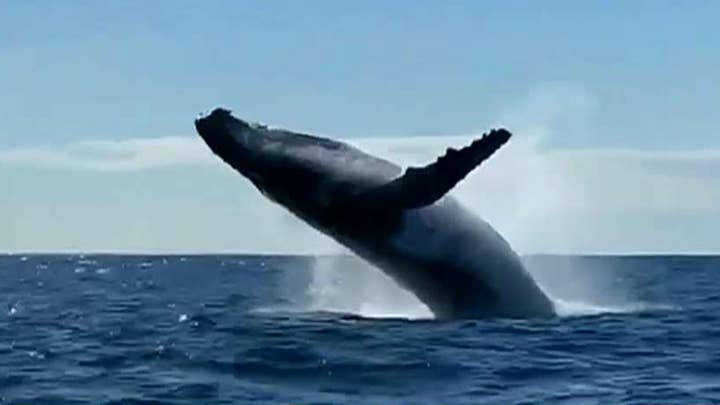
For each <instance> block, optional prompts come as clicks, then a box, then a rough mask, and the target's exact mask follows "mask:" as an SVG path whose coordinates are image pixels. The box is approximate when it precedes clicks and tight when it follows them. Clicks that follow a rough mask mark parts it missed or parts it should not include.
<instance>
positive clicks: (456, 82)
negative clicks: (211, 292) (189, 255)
mask: <svg viewBox="0 0 720 405" xmlns="http://www.w3.org/2000/svg"><path fill="white" fill-rule="evenodd" d="M718 17H720V3H717V2H711V1H699V0H698V1H690V2H682V3H680V2H675V1H662V0H657V1H634V2H623V1H607V2H574V1H548V2H535V1H483V2H480V1H448V2H437V1H420V0H418V1H412V2H411V1H393V2H386V1H364V2H355V3H352V2H337V1H320V0H317V1H313V2H300V1H205V2H199V1H172V2H170V1H153V2H141V1H130V0H128V1H123V2H98V1H83V0H78V1H74V2H51V1H34V0H26V1H15V2H0V122H1V123H2V125H1V126H0V189H1V190H2V194H0V251H4V252H27V251H43V252H48V251H53V252H55V251H83V252H95V251H112V252H160V253H165V252H274V253H281V252H317V251H326V250H330V251H333V250H336V249H338V247H337V246H336V245H335V244H334V243H333V242H332V241H329V240H328V239H327V238H325V237H323V236H322V235H320V234H318V233H317V232H314V231H312V230H310V229H308V227H307V226H305V225H303V224H301V223H299V221H297V220H296V219H294V218H293V217H291V216H290V215H289V214H287V213H285V212H284V211H283V210H282V209H280V208H279V207H276V206H273V205H272V204H271V203H269V202H268V201H266V200H264V199H263V198H262V197H261V196H260V195H259V194H258V193H257V192H256V191H255V190H254V189H252V188H251V186H250V185H249V183H248V182H247V181H245V180H244V179H243V178H241V177H240V176H238V175H235V174H234V173H233V172H232V171H231V170H230V169H228V168H226V167H224V166H223V165H222V163H220V162H219V161H218V160H217V159H215V158H213V157H212V156H211V155H210V154H209V152H208V151H207V150H206V148H205V147H204V146H203V145H202V144H201V143H200V142H199V140H198V139H197V136H196V135H195V133H194V129H193V125H192V124H193V119H194V118H195V116H196V115H197V114H198V113H200V112H202V111H207V110H208V109H210V108H212V107H215V106H225V107H228V108H230V109H232V110H233V112H234V113H235V114H236V115H237V116H240V117H242V118H246V119H249V120H253V121H261V122H264V123H267V124H271V125H274V126H282V127H286V128H289V129H294V130H302V131H308V132H311V133H316V134H321V135H326V136H332V137H336V138H342V139H346V140H348V141H349V142H352V143H355V144H356V145H358V146H360V147H362V148H365V149H368V150H370V151H373V152H375V153H378V154H381V155H383V156H385V157H388V158H390V159H393V160H396V161H397V162H398V163H401V164H403V165H408V164H423V162H428V161H432V160H434V158H435V157H436V156H437V155H439V154H441V153H442V152H443V151H444V148H445V147H446V146H447V145H449V144H454V145H458V146H460V145H462V144H463V143H465V142H470V141H471V140H472V139H473V137H474V136H477V135H478V134H480V133H482V132H484V131H486V130H488V129H489V128H491V127H494V126H505V127H507V128H508V129H510V130H511V131H512V132H513V133H515V137H514V138H513V140H512V141H511V144H510V145H509V146H508V147H507V148H504V149H503V150H501V151H500V152H499V153H498V154H497V156H495V157H493V158H492V160H491V162H490V163H489V164H488V165H487V167H483V168H482V169H481V170H479V171H478V172H477V173H473V174H472V175H471V176H470V178H468V180H467V181H466V182H464V183H462V184H461V185H460V186H459V187H458V188H457V189H456V190H454V191H453V195H455V196H457V197H458V198H460V199H461V200H462V201H463V202H464V203H465V204H466V205H468V206H469V207H472V209H473V210H475V211H477V213H478V214H479V215H481V216H482V217H483V218H485V219H487V220H488V221H489V222H490V223H491V224H493V225H494V226H495V227H496V228H498V230H500V231H501V233H503V235H505V236H506V237H507V238H508V240H509V241H510V242H511V243H512V244H513V246H515V247H516V248H517V249H518V250H519V251H521V252H523V253H599V252H611V253H638V252H641V253H696V252H718V251H720V242H718V239H717V237H716V229H720V136H718V134H717V128H718V127H719V126H720V114H717V111H716V106H717V105H720V80H718V79H719V78H718V66H720V52H717V50H718V49H720V35H718V34H717V32H716V31H717V30H716V29H715V27H716V21H717V18H718Z"/></svg>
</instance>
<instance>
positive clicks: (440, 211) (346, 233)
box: [195, 109, 555, 319]
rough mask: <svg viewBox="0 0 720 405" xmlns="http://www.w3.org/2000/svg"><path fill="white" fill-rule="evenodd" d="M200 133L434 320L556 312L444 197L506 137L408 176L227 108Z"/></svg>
mask: <svg viewBox="0 0 720 405" xmlns="http://www.w3.org/2000/svg"><path fill="white" fill-rule="evenodd" d="M195 127H196V130H197V132H198V133H199V134H200V136H201V137H202V138H203V140H204V141H205V143H206V144H207V145H208V146H209V147H210V149H211V150H212V151H213V152H214V153H215V154H216V155H217V156H219V157H220V158H221V159H222V160H223V161H225V162H226V163H227V164H228V165H230V166H231V167H232V168H234V169H235V170H236V171H238V172H239V173H240V174H242V175H243V176H245V177H246V178H248V179H249V180H250V181H251V182H252V183H253V184H254V185H255V187H256V188H257V189H258V190H259V191H260V192H261V193H262V194H263V195H265V196H266V197H268V198H269V199H270V200H272V201H274V202H276V203H278V204H280V205H282V206H283V207H285V208H286V209H288V210H289V211H290V212H292V213H293V214H294V215H296V216H297V217H299V218H300V219H302V220H303V221H305V222H306V223H308V224H309V225H311V226H312V227H314V228H316V229H317V230H319V231H321V232H323V233H325V234H327V235H329V236H330V237H332V238H333V239H335V240H336V241H337V242H339V243H341V244H343V245H344V246H346V247H347V248H349V249H350V250H351V251H353V252H354V253H355V254H357V255H358V256H360V257H361V258H363V259H364V260H366V261H368V262H370V263H371V264H373V265H374V266H376V267H378V268H379V269H381V270H382V271H383V272H385V273H386V274H387V275H389V276H390V277H392V278H393V279H394V280H395V281H396V282H398V283H399V284H400V285H402V286H403V287H404V288H406V289H408V290H410V291H412V292H413V293H414V294H415V295H416V296H417V297H418V298H419V299H420V300H421V301H422V302H423V303H424V304H425V305H427V307H428V308H429V309H430V310H431V311H432V312H433V314H434V315H435V317H436V318H441V319H448V318H475V317H548V316H553V315H554V314H555V309H554V305H553V303H552V301H551V300H550V299H549V298H548V297H547V295H546V294H545V293H544V292H543V291H542V290H541V289H540V288H539V287H538V286H537V284H536V283H535V282H534V280H533V279H532V278H531V277H530V275H529V274H528V273H527V271H526V270H525V268H524V267H523V265H522V263H521V260H520V258H519V257H518V255H517V254H516V253H515V252H514V251H513V250H512V248H511V247H510V245H509V244H508V243H507V242H506V241H505V240H504V239H503V238H502V237H501V236H500V235H499V234H498V233H497V232H496V231H495V230H494V229H493V228H492V227H491V226H490V225H489V224H487V223H486V222H484V221H482V220H481V219H479V218H478V217H476V216H475V215H473V214H472V213H470V212H469V211H467V210H466V209H464V208H463V207H462V206H461V205H460V204H459V203H457V202H456V201H455V200H454V199H453V198H452V197H450V196H447V195H445V194H446V193H447V192H448V191H450V190H451V189H452V187H454V186H455V184H457V183H458V182H459V181H460V180H462V179H463V178H464V177H465V176H466V175H467V174H468V173H469V172H470V171H472V170H473V169H474V168H475V167H476V166H478V165H479V164H480V163H482V162H483V161H484V160H485V159H487V158H488V157H490V155H492V154H493V153H494V152H495V151H496V150H497V149H498V148H499V147H500V146H502V145H503V144H504V143H505V142H507V140H508V139H509V138H510V133H509V132H508V131H506V130H503V129H500V130H493V131H491V132H490V133H489V134H487V135H484V136H483V137H482V138H480V139H478V140H476V141H474V142H473V143H472V144H471V145H469V146H467V147H465V148H462V149H460V150H455V149H448V150H447V152H446V154H445V155H444V156H442V157H440V158H439V159H438V160H437V161H435V162H433V163H432V164H430V165H428V166H425V167H422V168H408V169H407V170H406V171H405V172H404V173H403V171H402V169H401V168H400V167H399V166H397V165H395V164H393V163H391V162H389V161H387V160H384V159H380V158H377V157H374V156H372V155H369V154H367V153H364V152H362V151H360V150H358V149H357V148H354V147H352V146H350V145H347V144H345V143H342V142H338V141H335V140H331V139H327V138H321V137H315V136H311V135H306V134H300V133H295V132H290V131H286V130H282V129H271V128H268V127H265V126H262V125H257V124H250V123H247V122H245V121H242V120H239V119H237V118H235V117H233V116H232V115H231V113H230V112H229V111H227V110H224V109H215V110H214V111H212V112H211V113H210V114H208V115H205V116H202V117H200V118H198V119H197V120H196V121H195ZM253 226H262V224H256V225H253Z"/></svg>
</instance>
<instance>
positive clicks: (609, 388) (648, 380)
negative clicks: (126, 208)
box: [0, 255, 720, 404]
mask: <svg viewBox="0 0 720 405" xmlns="http://www.w3.org/2000/svg"><path fill="white" fill-rule="evenodd" d="M525 261H526V263H527V265H528V268H530V269H531V272H532V273H533V275H534V276H535V277H536V279H537V280H538V281H539V282H540V284H541V285H542V286H543V288H545V289H546V290H547V291H549V292H550V293H551V295H552V296H553V297H554V298H555V299H557V302H558V305H559V308H560V309H561V313H562V315H561V316H559V317H557V318H554V319H549V320H510V319H492V320H458V321H436V320H433V319H432V317H430V316H429V313H428V312H427V309H426V308H424V307H423V306H422V305H421V304H419V303H417V302H416V301H414V298H413V297H412V296H409V295H408V294H406V293H405V292H403V291H402V290H400V289H399V288H397V287H396V286H394V285H392V283H390V282H389V281H387V279H385V278H383V277H382V276H381V275H379V274H376V273H373V272H375V271H374V270H372V269H367V268H365V267H363V266H364V265H362V264H359V263H357V262H356V261H354V260H353V259H352V258H349V257H321V258H312V257H298V256H117V255H116V256H113V255H100V256H93V255H87V256H82V255H55V256H42V255H27V256H23V255H5V256H0V305H1V306H0V403H3V404H4V403H12V404H238V403H242V404H252V403H257V404H268V403H293V404H295V403H297V404H301V403H302V404H305V403H314V404H321V403H347V404H379V403H395V404H439V403H443V404H451V403H457V404H460V403H464V404H482V403H487V404H491V403H492V404H497V403H558V404H559V403H563V404H610V403H616V404H619V403H624V404H659V403H662V404H691V403H692V404H704V403H708V404H710V403H720V258H719V257H700V256H661V257H653V256H642V257H612V256H591V257H580V256H529V257H526V258H525Z"/></svg>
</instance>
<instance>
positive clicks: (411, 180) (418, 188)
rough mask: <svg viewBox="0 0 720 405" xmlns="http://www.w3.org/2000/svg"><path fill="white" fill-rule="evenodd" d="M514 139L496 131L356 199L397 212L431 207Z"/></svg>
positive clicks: (410, 168)
mask: <svg viewBox="0 0 720 405" xmlns="http://www.w3.org/2000/svg"><path fill="white" fill-rule="evenodd" d="M510 136H511V134H510V132H509V131H507V130H505V129H496V130H492V131H490V133H488V134H485V135H483V136H482V138H479V139H476V140H475V141H473V143H471V144H470V145H468V146H466V147H464V148H462V149H460V150H457V149H453V148H448V149H447V151H446V153H445V154H444V155H443V156H441V157H439V158H438V159H437V160H436V161H435V162H433V163H431V164H429V165H427V166H425V167H409V168H408V169H407V170H405V173H404V174H403V175H402V176H401V177H398V178H396V179H395V180H392V181H390V182H389V183H386V184H383V185H381V186H378V187H375V188H372V189H370V190H365V191H363V192H361V193H360V194H359V195H356V196H355V197H354V198H353V200H354V201H355V202H356V203H360V204H363V205H365V206H375V207H383V208H396V209H414V208H420V207H424V206H427V205H430V204H432V203H434V202H435V201H437V200H439V199H440V198H442V196H444V195H445V194H446V193H447V192H449V191H450V190H451V189H452V188H453V187H455V185H456V184H457V183H459V182H460V181H461V180H462V179H464V178H465V177H466V176H467V175H468V174H469V173H470V172H471V171H472V170H473V169H475V168H476V167H477V166H479V165H480V164H481V163H482V162H483V161H485V160H486V159H487V158H489V157H490V156H492V154H493V153H495V151H497V150H498V149H500V147H501V146H502V145H504V144H505V143H506V142H507V141H508V140H509V139H510Z"/></svg>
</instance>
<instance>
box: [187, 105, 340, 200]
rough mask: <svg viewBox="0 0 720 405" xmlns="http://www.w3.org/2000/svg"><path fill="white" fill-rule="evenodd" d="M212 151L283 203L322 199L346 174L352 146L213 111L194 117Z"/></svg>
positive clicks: (197, 128)
mask: <svg viewBox="0 0 720 405" xmlns="http://www.w3.org/2000/svg"><path fill="white" fill-rule="evenodd" d="M195 128H196V130H197V132H198V134H199V135H200V136H201V137H202V138H203V140H204V141H205V143H206V144H207V145H208V146H209V147H210V149H211V150H212V151H213V153H215V154H216V155H217V156H219V157H220V158H221V159H222V160H224V161H225V162H226V163H227V164H229V165H230V166H232V167H233V168H234V169H235V170H237V171H238V172H240V173H241V174H242V175H243V176H245V177H246V178H248V179H249V180H250V181H251V182H252V183H253V184H254V185H255V186H256V187H257V188H258V189H259V190H260V191H261V192H262V193H263V194H265V195H266V196H267V197H269V198H271V199H272V200H274V201H276V202H279V203H281V204H283V205H286V206H290V207H294V206H297V203H298V202H299V201H300V202H302V204H305V205H306V204H307V203H308V202H319V201H320V202H321V200H322V195H323V194H324V193H323V190H324V189H325V188H327V185H328V184H336V183H337V180H338V178H342V177H343V176H345V175H347V174H348V173H352V172H351V171H348V170H347V169H346V168H347V162H346V161H347V150H348V149H350V147H349V146H347V145H345V144H343V143H341V142H337V141H333V140H330V139H325V138H319V137H314V136H310V135H305V134H299V133H294V132H290V131H286V130H282V129H275V128H268V127H266V126H264V125H260V124H253V123H249V122H246V121H243V120H240V119H237V118H235V117H233V116H232V114H231V113H230V111H228V110H225V109H220V108H218V109H215V110H213V111H212V112H210V113H209V114H205V115H202V116H200V117H198V118H197V119H196V120H195Z"/></svg>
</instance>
